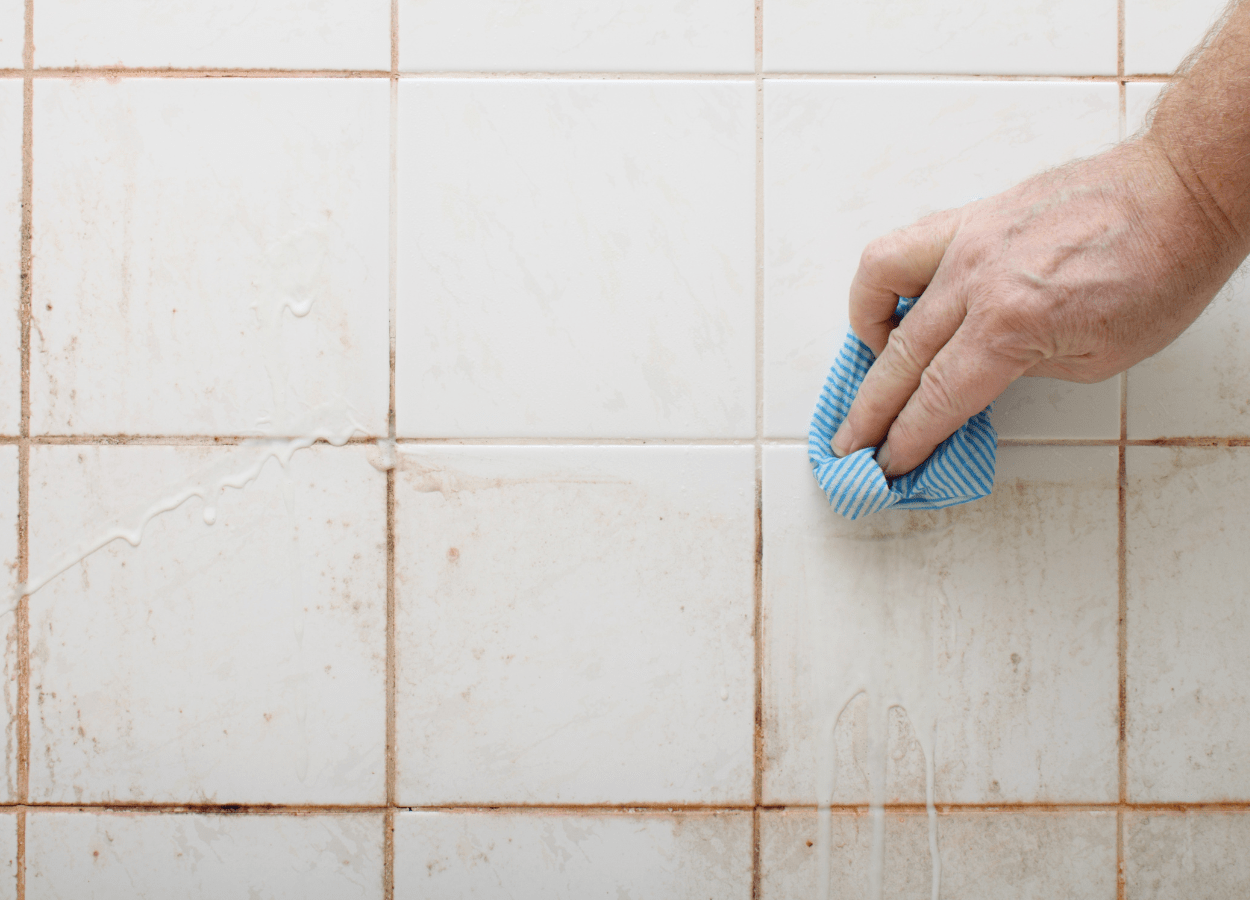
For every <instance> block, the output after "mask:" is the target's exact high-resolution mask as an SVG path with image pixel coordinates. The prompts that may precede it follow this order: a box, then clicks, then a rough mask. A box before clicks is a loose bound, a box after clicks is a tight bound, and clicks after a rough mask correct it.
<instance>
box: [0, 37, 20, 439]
mask: <svg viewBox="0 0 1250 900" xmlns="http://www.w3.org/2000/svg"><path fill="white" fill-rule="evenodd" d="M0 40H2V38H0ZM0 48H3V44H0ZM21 228H22V82H21V81H20V80H18V79H4V80H0V434H10V435H13V434H17V432H18V428H19V424H20V423H19V419H20V415H21V390H22V372H21V340H22V334H21V326H20V324H19V321H18V307H19V305H20V302H21V291H22V287H21V263H22V258H21V249H22V244H21Z"/></svg>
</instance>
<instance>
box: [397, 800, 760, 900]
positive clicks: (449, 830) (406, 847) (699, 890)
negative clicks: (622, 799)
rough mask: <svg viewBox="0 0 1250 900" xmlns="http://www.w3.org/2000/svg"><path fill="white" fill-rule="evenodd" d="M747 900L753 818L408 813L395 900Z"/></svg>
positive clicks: (402, 825) (401, 828) (400, 825)
mask: <svg viewBox="0 0 1250 900" xmlns="http://www.w3.org/2000/svg"><path fill="white" fill-rule="evenodd" d="M501 885H507V892H508V895H509V896H513V897H544V898H550V900H581V898H584V897H609V896H610V897H622V898H623V897H665V898H669V900H704V898H708V897H715V898H717V900H748V898H749V897H751V896H752V894H751V815H750V814H749V813H722V814H707V813H687V814H681V813H679V814H676V815H655V814H652V815H619V814H618V815H611V814H598V815H595V814H576V813H566V812H560V813H526V814H517V813H511V814H507V813H503V814H501V813H485V814H482V813H403V814H401V815H399V816H398V817H397V818H396V820H395V898H396V900H417V898H421V900H453V898H461V897H493V896H499V891H500V886H501Z"/></svg>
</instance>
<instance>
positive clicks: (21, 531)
mask: <svg viewBox="0 0 1250 900" xmlns="http://www.w3.org/2000/svg"><path fill="white" fill-rule="evenodd" d="M23 25H24V34H23V39H22V40H23V44H22V224H21V266H20V273H21V274H20V280H21V298H20V300H19V304H18V315H19V318H20V323H21V324H20V328H21V350H20V354H21V359H20V365H21V400H20V404H21V415H20V420H19V426H18V427H19V441H18V445H17V583H18V584H25V583H26V580H27V579H28V578H29V577H30V318H31V269H32V255H31V236H32V223H33V215H32V211H31V201H32V198H33V195H34V188H33V185H34V162H35V155H34V148H35V129H34V107H35V80H34V68H35V2H34V0H26V2H25V11H24V22H23ZM13 629H14V631H15V632H16V635H17V641H16V651H17V800H18V801H19V802H21V803H24V802H26V801H27V800H28V799H29V796H30V597H29V595H27V594H22V595H20V596H19V597H18V598H17V610H16V615H15V617H14V622H13ZM16 825H17V847H16V853H15V857H16V858H15V860H14V865H15V867H16V869H17V872H16V879H15V880H16V884H15V888H14V889H15V892H16V898H17V900H25V898H26V812H25V810H19V811H18V814H17V822H16Z"/></svg>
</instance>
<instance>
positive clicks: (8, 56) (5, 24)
mask: <svg viewBox="0 0 1250 900" xmlns="http://www.w3.org/2000/svg"><path fill="white" fill-rule="evenodd" d="M25 40H26V2H25V0H0V69H20V68H21V67H22V46H23V44H24V43H25Z"/></svg>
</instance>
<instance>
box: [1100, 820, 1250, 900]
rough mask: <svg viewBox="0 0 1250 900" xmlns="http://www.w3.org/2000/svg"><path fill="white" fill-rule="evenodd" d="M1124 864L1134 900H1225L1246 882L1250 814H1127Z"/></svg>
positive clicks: (1242, 890)
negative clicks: (1184, 899) (1178, 899)
mask: <svg viewBox="0 0 1250 900" xmlns="http://www.w3.org/2000/svg"><path fill="white" fill-rule="evenodd" d="M1126 826H1127V827H1126V829H1125V831H1126V838H1125V842H1124V862H1125V867H1124V868H1125V878H1126V887H1127V889H1128V890H1127V895H1128V896H1129V897H1132V898H1133V900H1172V898H1175V897H1185V898H1192V900H1226V898H1233V897H1241V896H1244V895H1245V891H1246V885H1247V884H1250V857H1247V856H1246V846H1247V845H1248V844H1250V815H1247V814H1246V813H1245V811H1239V812H1232V811H1229V812H1218V811H1203V812H1162V811H1161V812H1157V813H1150V814H1144V813H1129V814H1128V816H1127V817H1126Z"/></svg>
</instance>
